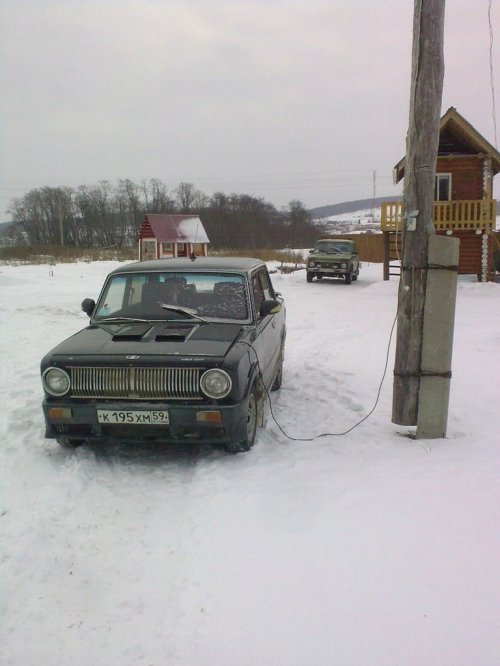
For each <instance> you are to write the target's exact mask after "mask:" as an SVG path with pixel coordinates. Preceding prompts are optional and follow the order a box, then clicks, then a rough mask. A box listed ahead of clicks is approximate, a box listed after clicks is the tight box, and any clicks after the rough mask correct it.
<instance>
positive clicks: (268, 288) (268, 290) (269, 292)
mask: <svg viewBox="0 0 500 666" xmlns="http://www.w3.org/2000/svg"><path fill="white" fill-rule="evenodd" d="M259 276H260V282H261V284H262V290H263V292H264V299H265V300H266V301H269V300H271V299H272V298H274V289H273V286H272V284H271V279H270V278H269V274H268V272H267V271H260V273H259Z"/></svg>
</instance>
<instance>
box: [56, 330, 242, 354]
mask: <svg viewBox="0 0 500 666" xmlns="http://www.w3.org/2000/svg"><path fill="white" fill-rule="evenodd" d="M241 328H242V327H241V325H240V324H219V323H208V324H189V325H186V324H178V323H176V324H175V325H172V324H166V323H165V322H148V323H140V324H139V323H137V324H130V323H127V324H123V323H120V324H91V325H90V326H88V327H87V328H85V329H83V330H82V331H79V332H78V333H76V334H75V335H73V336H71V337H70V338H68V339H67V340H65V341H64V342H62V343H61V344H59V345H58V346H57V347H55V348H54V349H52V351H51V352H50V353H49V354H47V356H46V357H45V359H44V361H48V359H49V357H50V359H52V360H55V359H56V357H57V359H58V360H62V359H64V360H65V361H75V362H81V361H89V359H90V358H91V357H93V358H95V359H96V360H97V358H98V360H99V363H102V362H106V361H108V362H109V361H116V360H117V359H118V358H125V357H126V356H138V357H140V358H141V359H143V360H147V357H158V356H182V357H196V358H200V357H210V358H213V357H224V356H225V355H226V353H227V352H228V351H229V349H230V348H231V346H232V344H233V342H234V341H235V340H236V338H237V337H238V335H239V333H240V331H241Z"/></svg>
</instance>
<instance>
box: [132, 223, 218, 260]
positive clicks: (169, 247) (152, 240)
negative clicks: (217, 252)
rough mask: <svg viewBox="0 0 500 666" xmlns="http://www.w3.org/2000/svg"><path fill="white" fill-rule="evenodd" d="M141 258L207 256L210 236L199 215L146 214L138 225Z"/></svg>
mask: <svg viewBox="0 0 500 666" xmlns="http://www.w3.org/2000/svg"><path fill="white" fill-rule="evenodd" d="M138 236H139V261H144V260H146V259H167V258H172V257H190V256H191V255H193V254H194V255H195V256H197V257H206V256H207V254H208V244H209V242H210V241H209V239H208V236H207V234H206V231H205V229H204V228H203V224H202V223H201V220H200V218H199V217H196V216H193V215H170V214H168V215H159V214H156V213H147V214H146V215H145V217H144V220H143V221H142V224H141V226H140V227H139V234H138Z"/></svg>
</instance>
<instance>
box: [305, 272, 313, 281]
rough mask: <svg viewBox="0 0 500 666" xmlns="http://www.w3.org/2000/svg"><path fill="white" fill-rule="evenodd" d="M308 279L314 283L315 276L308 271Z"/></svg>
mask: <svg viewBox="0 0 500 666" xmlns="http://www.w3.org/2000/svg"><path fill="white" fill-rule="evenodd" d="M306 278H307V281H308V282H312V281H313V274H312V273H309V271H307V273H306Z"/></svg>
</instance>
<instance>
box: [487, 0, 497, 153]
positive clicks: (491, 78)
mask: <svg viewBox="0 0 500 666" xmlns="http://www.w3.org/2000/svg"><path fill="white" fill-rule="evenodd" d="M491 3H492V0H489V2H488V24H489V28H490V85H491V112H492V115H493V132H494V136H495V148H498V143H497V117H496V116H497V114H496V108H495V107H496V105H495V83H494V78H493V24H492V22H491Z"/></svg>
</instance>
